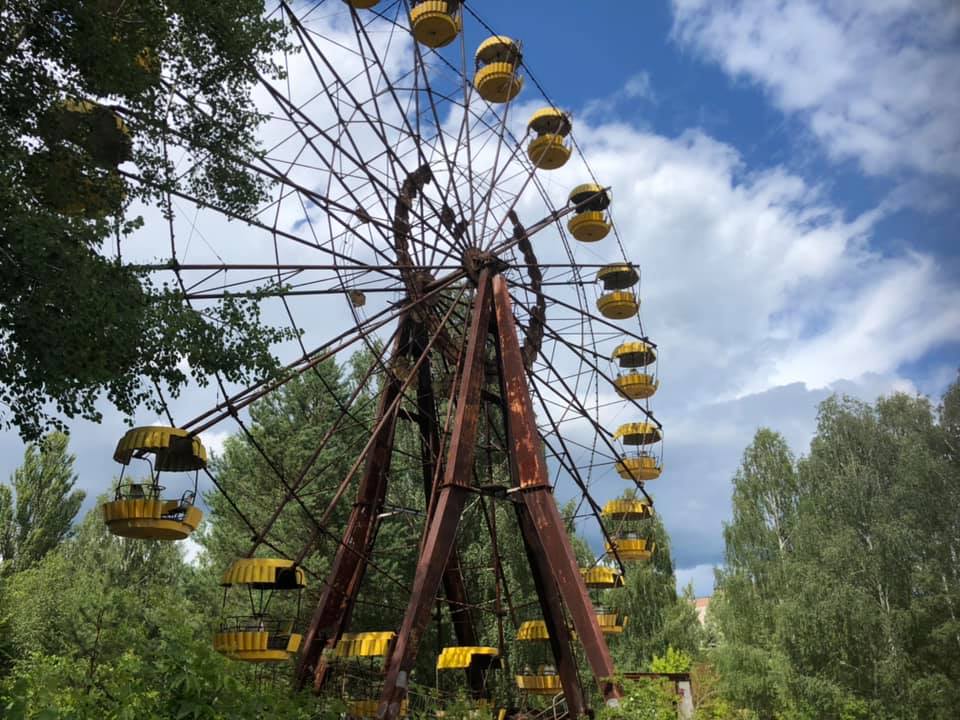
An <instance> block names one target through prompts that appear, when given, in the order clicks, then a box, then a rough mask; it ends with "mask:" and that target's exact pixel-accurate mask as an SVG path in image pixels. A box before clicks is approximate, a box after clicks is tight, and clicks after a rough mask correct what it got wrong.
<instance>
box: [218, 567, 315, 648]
mask: <svg viewBox="0 0 960 720" xmlns="http://www.w3.org/2000/svg"><path fill="white" fill-rule="evenodd" d="M220 584H221V585H222V586H223V587H225V588H231V587H243V588H246V589H247V591H248V592H249V594H250V603H251V605H252V610H251V614H250V615H244V616H233V617H224V618H223V619H222V620H221V622H220V630H219V632H217V633H216V634H215V635H214V637H213V649H214V650H216V651H217V652H219V653H221V654H223V655H226V656H227V657H228V658H230V659H232V660H241V661H243V662H282V661H284V660H287V659H289V658H291V657H292V656H293V655H294V654H296V652H297V650H299V649H300V642H301V640H302V639H303V638H302V636H301V635H300V634H298V633H295V632H293V628H294V625H295V623H296V622H297V619H298V617H297V616H298V615H299V609H300V593H301V592H302V590H303V588H304V587H306V576H305V574H304V572H303V570H302V569H301V568H299V567H297V566H296V565H295V564H294V562H293V561H292V560H285V559H280V558H243V559H241V560H236V561H235V562H234V563H233V564H232V565H231V566H230V567H229V568H228V569H227V571H226V572H225V573H224V574H223V578H222V579H221V581H220ZM278 592H279V593H285V592H291V593H294V592H295V593H296V594H297V613H296V615H294V616H293V617H292V618H291V617H283V618H281V617H277V616H271V615H268V614H267V608H268V607H269V606H270V604H271V602H272V601H274V596H275V595H276V593H278ZM277 602H278V601H276V602H274V607H276V604H277ZM224 603H226V593H224Z"/></svg>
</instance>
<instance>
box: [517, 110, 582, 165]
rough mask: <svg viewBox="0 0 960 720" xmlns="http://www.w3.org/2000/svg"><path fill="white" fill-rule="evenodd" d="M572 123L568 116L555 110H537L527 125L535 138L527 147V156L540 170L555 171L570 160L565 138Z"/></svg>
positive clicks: (568, 147) (568, 146)
mask: <svg viewBox="0 0 960 720" xmlns="http://www.w3.org/2000/svg"><path fill="white" fill-rule="evenodd" d="M572 127H573V123H572V121H571V120H570V116H569V115H568V114H567V113H565V112H563V111H562V110H557V109H556V108H544V109H543V110H538V111H537V112H535V113H534V114H533V117H531V118H530V121H529V122H528V123H527V129H528V130H529V131H530V132H533V133H536V134H537V137H535V138H534V139H533V140H531V141H530V144H529V145H527V156H528V157H529V158H530V161H531V162H532V163H533V164H534V165H536V166H537V167H538V168H540V169H541V170H556V169H557V168H561V167H563V166H564V165H566V164H567V160H569V159H570V152H571V150H570V145H569V144H568V143H567V136H568V135H569V134H570V130H571V129H572Z"/></svg>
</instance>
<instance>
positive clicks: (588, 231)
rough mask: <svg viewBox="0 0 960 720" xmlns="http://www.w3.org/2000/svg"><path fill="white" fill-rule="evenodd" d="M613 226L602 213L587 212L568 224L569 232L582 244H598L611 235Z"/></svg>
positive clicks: (576, 216)
mask: <svg viewBox="0 0 960 720" xmlns="http://www.w3.org/2000/svg"><path fill="white" fill-rule="evenodd" d="M611 227H612V226H611V225H610V223H609V221H608V218H607V214H606V213H604V212H602V211H592V210H591V211H587V212H582V213H579V214H577V215H574V216H573V217H572V218H570V220H569V222H567V230H569V231H570V234H571V235H573V236H574V237H575V238H576V239H577V240H579V241H580V242H597V241H598V240H603V239H604V238H605V237H606V236H607V235H609V234H610V229H611Z"/></svg>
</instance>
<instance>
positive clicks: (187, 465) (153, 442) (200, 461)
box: [113, 426, 207, 472]
mask: <svg viewBox="0 0 960 720" xmlns="http://www.w3.org/2000/svg"><path fill="white" fill-rule="evenodd" d="M138 452H144V453H151V454H154V455H156V459H155V461H154V465H153V466H154V469H155V470H167V471H175V472H177V471H186V470H200V469H201V468H204V467H206V465H207V451H206V449H205V448H204V447H203V443H202V442H200V438H195V437H190V434H189V433H188V432H187V431H186V430H181V429H180V428H175V427H162V426H149V427H136V428H133V429H132V430H129V431H127V434H126V435H124V436H123V437H122V438H121V439H120V442H119V443H117V449H116V450H114V452H113V459H114V460H116V461H117V462H118V463H122V464H123V465H127V464H128V463H129V462H130V460H131V458H133V455H134V453H138Z"/></svg>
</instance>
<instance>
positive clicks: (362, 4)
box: [346, 0, 380, 10]
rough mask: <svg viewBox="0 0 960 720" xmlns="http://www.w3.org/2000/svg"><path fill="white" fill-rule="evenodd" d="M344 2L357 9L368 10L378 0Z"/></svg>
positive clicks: (350, 0)
mask: <svg viewBox="0 0 960 720" xmlns="http://www.w3.org/2000/svg"><path fill="white" fill-rule="evenodd" d="M346 3H347V5H349V6H350V7H354V8H356V9H357V10H369V9H370V8H372V7H376V6H377V5H378V4H379V3H380V0H346Z"/></svg>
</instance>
